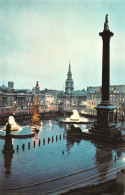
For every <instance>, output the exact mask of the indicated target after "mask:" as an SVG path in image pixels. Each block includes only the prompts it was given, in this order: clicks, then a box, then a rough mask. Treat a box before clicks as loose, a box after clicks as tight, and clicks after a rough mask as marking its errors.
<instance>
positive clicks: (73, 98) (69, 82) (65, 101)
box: [57, 62, 87, 107]
mask: <svg viewBox="0 0 125 195" xmlns="http://www.w3.org/2000/svg"><path fill="white" fill-rule="evenodd" d="M57 99H58V105H60V106H61V105H62V106H65V107H67V106H83V105H84V106H85V105H86V100H87V94H86V91H85V90H78V91H74V81H73V79H72V73H71V65H70V62H69V69H68V74H67V79H66V82H65V92H63V91H62V92H61V93H59V94H58V96H57Z"/></svg>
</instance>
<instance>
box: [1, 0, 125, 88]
mask: <svg viewBox="0 0 125 195" xmlns="http://www.w3.org/2000/svg"><path fill="white" fill-rule="evenodd" d="M0 4H1V6H0V26H1V29H0V34H1V35H0V51H1V52H0V67H1V69H0V78H1V79H0V85H2V84H3V81H4V84H5V85H7V82H8V81H14V85H15V88H22V87H23V88H30V89H32V87H33V86H35V84H36V81H37V80H38V81H39V85H40V89H41V90H42V89H45V88H49V89H57V90H63V89H64V88H63V87H64V84H65V80H66V76H67V72H68V66H69V61H70V62H71V71H72V77H73V80H74V89H75V90H79V89H80V90H82V89H83V88H85V89H86V88H87V86H100V85H101V74H102V72H101V69H102V40H101V38H100V37H99V32H102V31H103V28H104V21H105V15H106V14H108V15H109V28H110V30H111V31H112V32H113V33H114V37H113V38H112V40H111V58H110V64H111V68H110V70H111V71H110V72H111V79H110V84H111V85H117V84H125V78H124V72H125V66H124V51H125V41H124V33H125V29H124V25H125V21H124V6H125V3H124V2H123V1H110V2H109V1H108V0H105V1H99V0H96V1H92V2H91V1H90V0H86V1H84V2H83V1H82V0H78V1H72V0H71V1H70V2H67V1H65V0H60V1H44V0H43V1H42V0H36V1H31V0H30V1H26V0H25V1H24V0H22V1H18V2H17V1H16V0H12V1H11V2H9V1H7V0H5V1H1V2H0Z"/></svg>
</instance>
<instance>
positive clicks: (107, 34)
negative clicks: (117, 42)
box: [90, 15, 121, 139]
mask: <svg viewBox="0 0 125 195" xmlns="http://www.w3.org/2000/svg"><path fill="white" fill-rule="evenodd" d="M99 35H100V36H101V37H102V41H103V53H102V55H103V56H102V98H101V102H100V104H99V105H97V107H96V110H97V122H95V123H94V124H93V126H92V129H90V132H91V133H94V134H95V135H97V136H99V137H103V138H104V139H105V138H106V139H107V138H109V139H112V138H114V137H119V135H120V134H121V132H120V131H119V130H118V128H117V127H116V125H115V124H114V123H113V118H114V117H113V113H114V109H115V107H114V106H113V105H111V103H110V100H109V86H110V38H111V37H112V36H113V33H112V32H111V31H110V30H109V26H108V15H106V17H105V23H104V30H103V32H101V33H99Z"/></svg>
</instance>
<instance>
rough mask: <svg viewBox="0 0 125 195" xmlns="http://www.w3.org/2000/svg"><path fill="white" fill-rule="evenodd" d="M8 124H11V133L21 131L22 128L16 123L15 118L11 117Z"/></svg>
mask: <svg viewBox="0 0 125 195" xmlns="http://www.w3.org/2000/svg"><path fill="white" fill-rule="evenodd" d="M8 122H9V124H10V126H11V131H17V130H20V129H21V127H20V126H19V125H18V124H17V123H16V121H15V119H14V117H13V116H9V118H8ZM6 125H7V123H6ZM6 125H5V126H4V128H3V130H4V131H6Z"/></svg>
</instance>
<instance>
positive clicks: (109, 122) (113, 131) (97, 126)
mask: <svg viewBox="0 0 125 195" xmlns="http://www.w3.org/2000/svg"><path fill="white" fill-rule="evenodd" d="M114 109H115V106H113V105H111V104H110V102H101V104H99V105H98V106H97V107H96V110H97V121H96V122H94V124H93V126H92V128H91V129H90V130H89V132H91V133H93V134H94V135H95V134H96V135H97V136H101V137H102V138H104V139H115V137H119V136H120V135H121V131H120V130H119V129H118V128H117V127H116V124H114Z"/></svg>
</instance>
